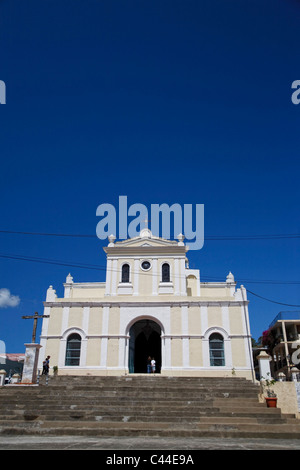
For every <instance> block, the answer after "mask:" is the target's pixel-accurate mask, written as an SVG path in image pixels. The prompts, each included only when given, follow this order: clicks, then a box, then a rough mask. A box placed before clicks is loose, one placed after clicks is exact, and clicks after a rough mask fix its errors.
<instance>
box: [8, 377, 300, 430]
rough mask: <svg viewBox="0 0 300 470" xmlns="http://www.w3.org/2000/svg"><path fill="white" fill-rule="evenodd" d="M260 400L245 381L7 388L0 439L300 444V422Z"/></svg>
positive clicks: (87, 380) (75, 382)
mask: <svg viewBox="0 0 300 470" xmlns="http://www.w3.org/2000/svg"><path fill="white" fill-rule="evenodd" d="M43 380H44V378H43ZM258 393H259V387H258V385H256V384H253V383H252V382H250V381H247V380H246V379H242V378H238V377H230V378H223V379H221V378H194V377H193V378H192V377H166V376H160V375H152V374H149V375H146V374H145V375H143V374H141V375H129V376H122V377H92V376H86V377H79V376H77V377H75V376H59V377H56V378H52V377H50V378H49V384H48V385H46V384H44V383H40V385H39V386H25V385H15V386H4V387H0V434H2V435H25V434H26V435H39V436H61V435H74V436H75V435H77V436H78V435H85V436H99V437H101V436H102V437H108V436H110V437H112V436H126V437H140V436H151V437H154V436H156V437H157V436H161V437H243V438H246V437H247V438H250V437H251V438H259V437H260V438H285V439H300V420H298V419H296V417H295V416H294V415H284V414H282V413H281V410H280V409H279V408H267V406H266V404H265V403H259V401H258Z"/></svg>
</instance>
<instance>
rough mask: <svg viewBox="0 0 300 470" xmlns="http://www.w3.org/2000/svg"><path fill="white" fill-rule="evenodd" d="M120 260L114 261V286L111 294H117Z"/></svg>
mask: <svg viewBox="0 0 300 470" xmlns="http://www.w3.org/2000/svg"><path fill="white" fill-rule="evenodd" d="M117 268H118V260H117V259H114V260H113V262H112V286H111V295H117V282H118V281H117V276H118V272H117Z"/></svg>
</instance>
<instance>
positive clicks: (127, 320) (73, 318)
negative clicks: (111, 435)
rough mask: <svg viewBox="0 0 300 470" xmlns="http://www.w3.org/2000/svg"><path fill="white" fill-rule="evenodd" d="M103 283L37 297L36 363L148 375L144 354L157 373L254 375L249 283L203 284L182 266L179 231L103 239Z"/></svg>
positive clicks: (72, 370)
mask: <svg viewBox="0 0 300 470" xmlns="http://www.w3.org/2000/svg"><path fill="white" fill-rule="evenodd" d="M104 251H105V253H106V258H107V259H106V280H105V282H90V283H89V282H88V283H80V282H74V280H73V278H72V276H71V275H70V274H69V275H68V276H67V279H66V282H65V284H64V297H62V298H58V297H57V294H56V291H55V290H54V289H53V287H52V286H50V287H49V289H48V290H47V296H46V301H45V302H44V315H49V317H48V318H44V319H43V324H42V332H41V339H40V344H41V346H42V348H41V350H40V363H39V367H40V368H41V365H42V360H43V358H44V357H46V356H48V355H50V356H51V366H54V365H57V366H58V371H59V374H61V375H66V374H67V375H71V374H72V375H124V374H131V373H146V371H147V358H148V356H151V357H154V358H155V360H156V371H157V373H160V374H163V375H174V376H175V375H180V376H222V377H225V376H231V375H232V373H235V374H236V375H237V376H241V377H246V378H248V379H253V360H252V347H251V334H250V326H249V315H248V300H247V293H246V289H245V288H244V287H243V286H240V288H237V285H236V282H235V281H234V277H233V275H232V274H231V273H229V274H228V275H227V278H226V280H224V282H201V278H200V271H199V270H195V269H189V267H188V259H187V251H188V247H187V246H186V245H185V243H184V237H183V236H181V235H180V236H179V237H178V241H176V240H166V239H163V238H159V237H155V236H154V235H153V234H152V233H151V231H150V230H149V229H147V228H145V229H143V230H142V231H141V232H140V235H139V236H138V237H135V238H131V239H127V240H124V241H119V242H116V241H115V237H113V236H111V237H109V244H108V246H106V247H105V248H104Z"/></svg>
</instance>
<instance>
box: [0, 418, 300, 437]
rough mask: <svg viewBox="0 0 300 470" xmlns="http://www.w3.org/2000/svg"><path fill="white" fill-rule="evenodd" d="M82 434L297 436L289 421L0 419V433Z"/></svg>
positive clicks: (299, 430) (299, 433)
mask: <svg viewBox="0 0 300 470" xmlns="http://www.w3.org/2000/svg"><path fill="white" fill-rule="evenodd" d="M20 431H21V432H22V435H40V436H41V435H44V436H47V435H48V436H50V435H52V436H53V435H56V436H63V435H85V436H95V437H97V436H99V437H100V436H103V437H107V436H110V437H114V436H127V437H137V436H139V437H147V436H152V437H154V436H156V437H160V436H161V437H204V436H206V437H239V438H241V437H243V438H272V439H299V438H300V426H299V425H292V424H279V425H276V424H271V425H269V424H260V423H257V424H249V423H236V424H232V423H202V424H200V423H198V424H195V423H193V424H192V425H189V424H187V425H181V424H180V423H179V424H178V423H168V422H155V423H151V422H146V423H140V422H121V423H120V422H113V423H112V422H89V421H87V422H82V421H80V422H78V421H74V422H72V423H66V422H65V421H55V422H53V423H52V425H49V423H46V424H45V423H44V422H43V421H40V422H27V423H24V422H20V423H19V426H16V425H15V423H14V425H13V426H12V425H11V424H7V423H3V422H0V435H1V434H6V435H18V434H20Z"/></svg>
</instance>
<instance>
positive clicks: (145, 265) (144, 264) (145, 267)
mask: <svg viewBox="0 0 300 470" xmlns="http://www.w3.org/2000/svg"><path fill="white" fill-rule="evenodd" d="M141 266H142V269H144V270H145V271H148V269H150V268H151V264H150V262H149V261H143V262H142V265H141Z"/></svg>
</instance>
